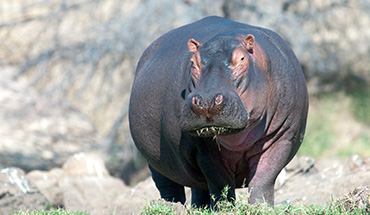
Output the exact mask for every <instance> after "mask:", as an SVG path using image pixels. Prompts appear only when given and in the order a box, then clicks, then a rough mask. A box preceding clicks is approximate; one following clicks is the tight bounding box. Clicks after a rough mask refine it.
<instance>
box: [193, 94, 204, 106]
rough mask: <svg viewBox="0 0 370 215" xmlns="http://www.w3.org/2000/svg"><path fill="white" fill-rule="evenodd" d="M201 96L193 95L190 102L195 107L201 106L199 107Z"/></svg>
mask: <svg viewBox="0 0 370 215" xmlns="http://www.w3.org/2000/svg"><path fill="white" fill-rule="evenodd" d="M202 100H203V99H202V97H200V96H199V95H195V96H194V97H193V98H192V99H191V103H192V105H193V106H195V107H197V108H202V107H201V103H202Z"/></svg>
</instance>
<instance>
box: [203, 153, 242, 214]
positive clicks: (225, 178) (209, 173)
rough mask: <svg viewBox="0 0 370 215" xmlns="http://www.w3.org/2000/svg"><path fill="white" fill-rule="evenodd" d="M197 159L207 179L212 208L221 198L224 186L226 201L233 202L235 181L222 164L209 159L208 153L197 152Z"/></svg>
mask: <svg viewBox="0 0 370 215" xmlns="http://www.w3.org/2000/svg"><path fill="white" fill-rule="evenodd" d="M197 161H198V165H199V167H200V169H201V171H202V173H203V174H204V176H205V178H206V180H207V184H208V190H209V197H210V201H209V204H210V206H211V207H212V208H213V207H214V206H215V205H216V203H217V202H218V201H219V200H220V199H221V197H222V191H223V190H224V189H225V187H226V186H227V187H228V190H227V195H226V198H227V200H228V201H231V202H233V201H234V200H235V181H234V178H233V177H232V176H231V175H229V173H228V172H227V170H226V169H225V168H224V166H223V165H222V164H221V163H218V162H217V161H215V160H213V159H210V156H209V155H208V154H198V156H197ZM202 195H205V192H202ZM196 199H197V198H196ZM198 199H199V198H198Z"/></svg>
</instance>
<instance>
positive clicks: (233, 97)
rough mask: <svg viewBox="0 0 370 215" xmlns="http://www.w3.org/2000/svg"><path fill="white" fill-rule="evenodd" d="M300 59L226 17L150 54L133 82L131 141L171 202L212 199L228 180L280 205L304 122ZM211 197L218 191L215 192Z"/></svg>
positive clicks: (277, 40)
mask: <svg viewBox="0 0 370 215" xmlns="http://www.w3.org/2000/svg"><path fill="white" fill-rule="evenodd" d="M307 111H308V95H307V87H306V82H305V78H304V75H303V72H302V70H301V67H300V64H299V62H298V60H297V58H296V56H295V55H294V53H293V51H292V50H291V49H290V48H289V46H288V44H287V43H286V42H285V41H284V40H283V39H282V38H281V37H280V36H279V35H277V34H276V33H274V32H272V31H270V30H267V29H264V28H260V27H255V26H251V25H247V24H242V23H238V22H234V21H230V20H228V19H224V18H221V17H207V18H204V19H202V20H199V21H197V22H194V23H191V24H189V25H185V26H182V27H180V28H177V29H175V30H172V31H170V32H168V33H166V34H164V35H163V36H161V37H159V38H158V39H157V40H155V41H154V42H153V43H152V44H151V45H150V46H149V47H148V48H147V49H146V50H145V52H144V53H143V55H142V56H141V58H140V61H139V63H138V66H137V70H136V75H135V80H134V83H133V87H132V93H131V99H130V106H129V120H130V130H131V134H132V137H133V140H134V142H135V144H136V147H137V148H138V150H139V151H140V152H141V153H142V155H143V156H144V158H145V159H146V160H147V162H148V163H149V167H150V170H151V172H152V177H153V180H154V182H155V184H156V186H157V188H158V190H159V192H160V194H161V197H162V198H164V199H166V200H168V201H175V202H178V201H180V202H181V203H184V202H185V200H186V199H185V193H184V186H187V187H191V191H192V204H195V205H196V206H204V205H214V204H215V201H217V200H218V199H219V198H220V196H221V191H222V190H223V188H224V187H225V186H228V187H229V188H230V189H229V191H228V193H227V198H228V199H229V200H233V199H234V198H235V188H240V187H248V189H249V191H250V202H251V203H255V202H258V201H262V202H263V201H265V202H267V203H269V204H271V205H273V203H274V184H275V179H276V177H277V175H278V174H279V172H280V171H281V170H282V169H283V168H284V167H285V166H286V165H287V164H288V162H289V161H290V160H291V159H292V158H293V156H294V155H295V154H296V152H297V150H298V148H299V147H300V145H301V143H302V140H303V136H304V132H305V127H306V119H307ZM210 194H212V195H214V196H215V197H216V198H215V199H216V200H214V198H210Z"/></svg>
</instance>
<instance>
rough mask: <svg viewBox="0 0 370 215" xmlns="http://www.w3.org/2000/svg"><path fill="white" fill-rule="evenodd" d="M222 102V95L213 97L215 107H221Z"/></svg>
mask: <svg viewBox="0 0 370 215" xmlns="http://www.w3.org/2000/svg"><path fill="white" fill-rule="evenodd" d="M223 100H224V97H223V96H222V94H217V95H216V97H215V105H216V106H218V105H221V104H222V102H223Z"/></svg>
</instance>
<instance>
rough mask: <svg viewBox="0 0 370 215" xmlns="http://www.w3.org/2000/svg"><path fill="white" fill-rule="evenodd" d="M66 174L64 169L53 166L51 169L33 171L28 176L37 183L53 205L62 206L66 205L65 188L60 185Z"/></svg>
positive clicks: (28, 178) (38, 187)
mask: <svg viewBox="0 0 370 215" xmlns="http://www.w3.org/2000/svg"><path fill="white" fill-rule="evenodd" d="M64 174H65V173H64V172H63V170H62V169H60V168H53V169H51V170H50V171H39V170H34V171H31V172H30V173H28V174H27V175H26V178H27V180H28V181H30V182H31V183H33V184H35V186H36V187H37V189H38V190H40V192H41V193H42V194H43V195H44V196H45V197H46V199H47V200H48V202H49V203H50V205H51V206H52V207H54V208H61V207H63V205H64V199H63V190H62V189H61V188H60V187H59V181H60V180H61V179H62V178H63V177H64Z"/></svg>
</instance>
